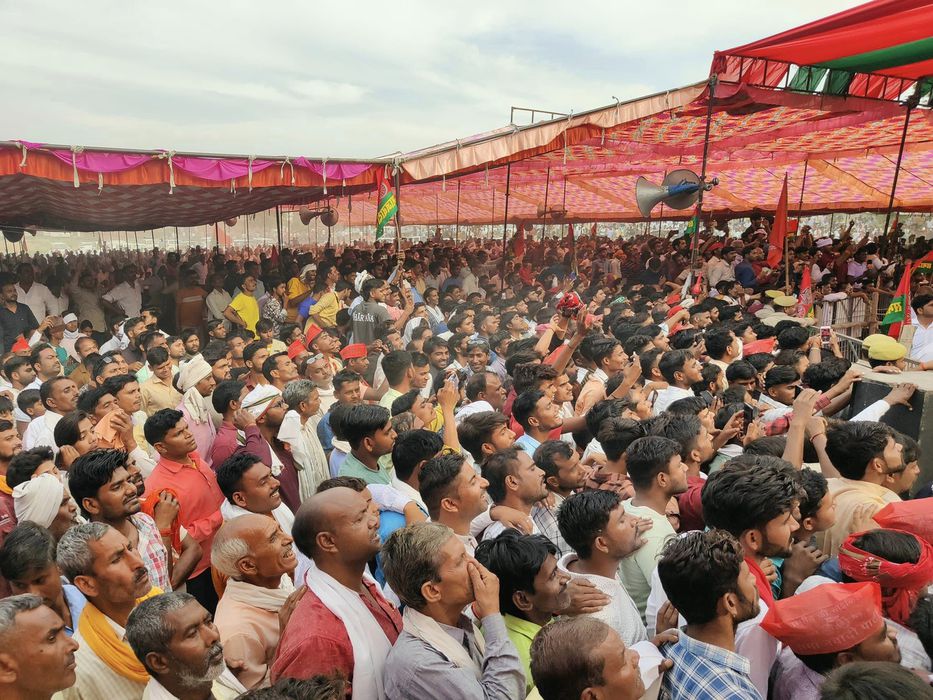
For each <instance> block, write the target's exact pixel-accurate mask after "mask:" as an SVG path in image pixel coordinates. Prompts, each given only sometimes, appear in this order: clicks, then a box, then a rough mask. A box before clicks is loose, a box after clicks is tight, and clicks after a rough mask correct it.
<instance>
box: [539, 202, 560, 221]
mask: <svg viewBox="0 0 933 700" xmlns="http://www.w3.org/2000/svg"><path fill="white" fill-rule="evenodd" d="M565 216H567V210H566V209H557V208H554V207H550V208H548V209H545V208H544V205H543V204H539V205H538V218H539V219H543V218H545V217H546V218H548V219H563V218H564V217H565Z"/></svg>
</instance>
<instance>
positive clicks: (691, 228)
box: [684, 215, 700, 243]
mask: <svg viewBox="0 0 933 700" xmlns="http://www.w3.org/2000/svg"><path fill="white" fill-rule="evenodd" d="M699 230H700V217H699V216H696V215H694V216H693V217H692V218H691V219H690V221H688V222H687V228H685V229H684V238H686V239H687V242H688V243H689V242H690V239H691V238H693V236H695V235H696V232H697V231H699Z"/></svg>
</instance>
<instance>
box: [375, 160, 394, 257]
mask: <svg viewBox="0 0 933 700" xmlns="http://www.w3.org/2000/svg"><path fill="white" fill-rule="evenodd" d="M376 185H377V186H378V191H379V208H378V209H376V240H377V241H378V240H379V239H380V238H382V236H383V234H384V233H385V227H386V224H388V223H389V222H390V221H391V220H392V217H393V216H395V215H396V214H397V213H398V202H397V201H396V199H395V191H394V190H393V189H392V185H390V184H389V180H388V178H386V173H385V169H384V168H377V169H376Z"/></svg>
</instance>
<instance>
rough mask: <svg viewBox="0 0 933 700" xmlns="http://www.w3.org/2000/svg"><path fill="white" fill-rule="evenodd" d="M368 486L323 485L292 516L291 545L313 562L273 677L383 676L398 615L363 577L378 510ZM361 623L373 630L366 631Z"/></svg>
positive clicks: (375, 544)
mask: <svg viewBox="0 0 933 700" xmlns="http://www.w3.org/2000/svg"><path fill="white" fill-rule="evenodd" d="M367 493H368V492H367V491H365V490H364V491H363V492H357V491H354V490H352V489H349V488H346V487H336V488H332V489H328V490H327V491H325V492H322V493H318V494H315V495H314V496H312V497H311V498H309V499H307V500H306V501H305V502H304V503H303V504H302V506H301V508H300V509H299V510H298V513H297V514H296V516H295V525H294V528H293V529H292V536H293V537H294V539H295V545H296V546H297V547H298V549H299V551H300V552H301V553H302V554H304V555H305V556H308V557H310V558H311V559H312V560H313V563H312V565H311V569H310V570H309V572H308V575H307V577H306V581H307V583H308V590H307V592H306V593H305V594H304V596H302V598H301V600H300V601H299V603H298V605H297V607H296V608H295V611H294V612H293V613H292V616H291V618H290V619H289V621H288V624H287V625H286V627H285V630H284V632H283V633H282V638H281V640H280V641H279V648H278V651H277V653H276V658H275V660H274V661H273V663H272V672H271V679H272V682H273V683H274V682H276V681H277V680H278V679H279V678H299V679H303V678H311V677H312V676H315V675H318V674H324V675H329V674H333V673H341V674H342V675H343V676H344V677H345V678H349V679H354V687H357V686H359V687H367V684H366V683H365V682H364V681H368V682H369V683H370V684H371V683H381V678H382V669H383V666H384V664H385V656H386V655H388V650H389V649H390V648H391V646H392V644H394V643H395V640H396V639H397V638H398V635H399V633H400V632H401V631H402V618H401V616H400V615H399V613H398V611H397V610H396V609H395V608H394V607H393V606H392V605H391V603H388V602H387V601H386V600H385V598H383V597H382V594H381V593H380V592H379V587H378V586H377V585H376V583H375V582H374V581H373V580H372V579H371V578H369V577H368V576H366V577H364V572H365V570H366V564H367V562H368V561H369V560H370V559H372V558H373V557H374V556H375V555H376V553H377V552H378V551H379V512H378V510H376V507H375V506H374V504H373V503H372V498H371V497H369V496H367V495H366V494H367ZM298 583H301V582H298ZM367 615H371V616H372V619H369V618H368V617H367ZM360 630H363V631H364V633H365V631H366V630H371V631H372V632H373V633H374V634H372V635H371V636H369V637H365V636H363V635H361V634H360ZM380 630H381V633H382V634H384V635H385V638H384V639H383V638H379V634H380ZM357 664H359V667H357ZM358 674H359V675H358Z"/></svg>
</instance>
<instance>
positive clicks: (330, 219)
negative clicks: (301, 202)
mask: <svg viewBox="0 0 933 700" xmlns="http://www.w3.org/2000/svg"><path fill="white" fill-rule="evenodd" d="M339 220H340V215H339V214H338V213H337V210H336V209H331V208H330V207H328V208H327V209H325V210H324V211H323V212H321V223H322V224H324V225H325V226H326V227H327V228H330V227H331V226H336V224H337V222H338V221H339Z"/></svg>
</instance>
